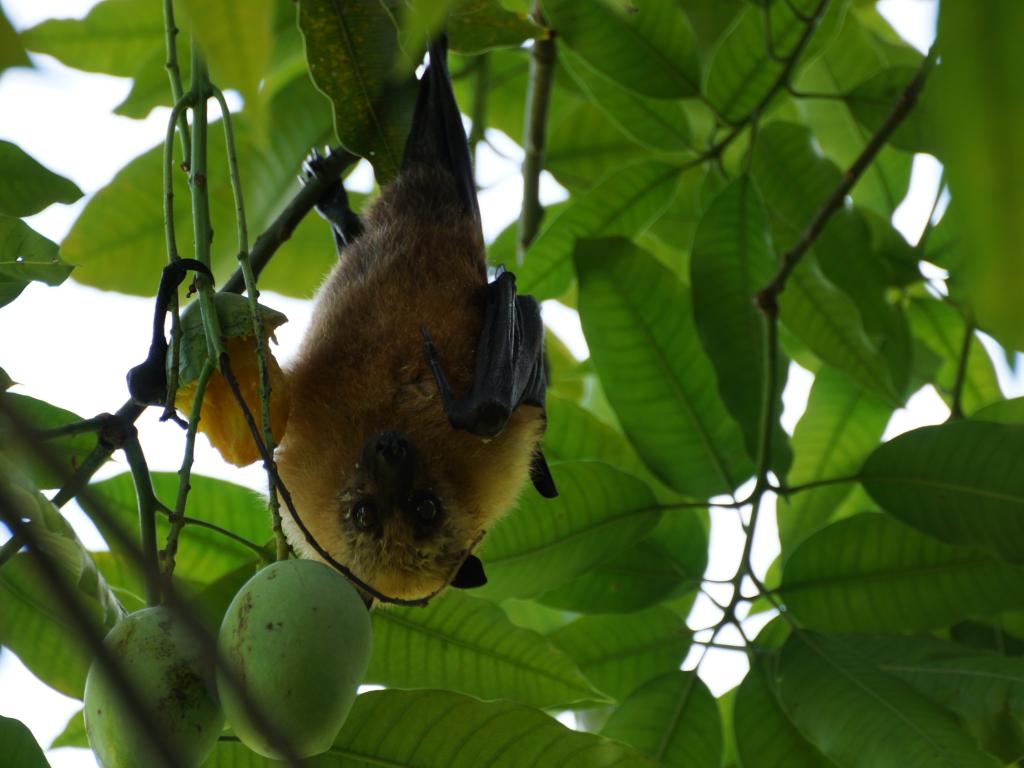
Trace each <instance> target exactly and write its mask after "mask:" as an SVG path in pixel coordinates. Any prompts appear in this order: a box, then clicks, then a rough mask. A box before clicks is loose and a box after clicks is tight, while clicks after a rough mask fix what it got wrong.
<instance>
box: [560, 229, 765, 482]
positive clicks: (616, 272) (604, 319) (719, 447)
mask: <svg viewBox="0 0 1024 768" xmlns="http://www.w3.org/2000/svg"><path fill="white" fill-rule="evenodd" d="M576 268H577V272H578V273H579V279H580V297H579V305H580V316H581V320H582V322H583V330H584V333H585V334H586V337H587V342H588V344H589V345H590V351H591V355H592V357H593V360H594V364H595V365H596V367H597V371H598V374H599V375H600V377H601V383H602V385H603V386H604V390H605V393H606V394H607V396H608V399H609V401H610V402H611V403H612V406H613V407H614V408H615V411H616V414H617V416H618V418H619V421H620V422H621V424H622V427H623V429H624V431H625V432H626V434H627V435H628V436H629V438H630V440H631V441H632V442H633V444H634V445H635V446H636V448H637V450H638V451H639V452H640V454H641V456H643V458H644V460H645V461H646V462H647V464H648V465H649V466H650V467H651V469H652V470H654V471H655V472H656V473H657V474H658V476H659V477H661V478H662V479H663V480H664V481H665V482H666V483H668V484H669V485H670V486H672V487H673V488H675V489H677V490H678V491H680V492H682V493H688V494H692V495H694V496H710V495H713V494H715V493H728V492H730V491H731V490H732V489H734V488H735V487H736V486H738V485H739V483H740V482H742V481H743V480H744V479H745V478H746V477H747V475H748V474H749V472H750V469H751V462H750V460H749V459H748V458H747V457H746V456H745V455H744V449H743V442H742V437H741V434H740V431H739V428H738V427H737V426H736V423H735V422H734V421H733V420H732V418H731V417H730V416H729V414H728V412H727V411H726V409H725V406H724V405H723V404H722V402H721V400H720V399H719V397H718V391H717V383H716V380H715V373H714V370H713V369H712V366H711V363H710V361H709V360H708V359H707V358H706V357H705V355H704V353H703V351H702V350H701V348H700V343H699V341H698V339H697V333H696V329H695V328H694V324H693V317H692V314H691V310H690V295H689V291H688V290H687V289H686V287H685V286H683V285H682V284H681V283H680V282H679V280H678V279H677V278H676V277H675V276H674V275H673V274H672V273H671V272H669V270H668V269H666V268H665V267H664V266H662V265H661V264H659V263H658V262H657V261H655V260H654V259H653V257H651V256H650V255H649V254H647V253H645V252H644V251H642V250H641V249H639V248H637V247H636V246H635V245H633V244H632V243H630V242H628V241H626V240H620V239H604V240H584V241H581V242H580V244H579V245H578V246H577V250H576Z"/></svg>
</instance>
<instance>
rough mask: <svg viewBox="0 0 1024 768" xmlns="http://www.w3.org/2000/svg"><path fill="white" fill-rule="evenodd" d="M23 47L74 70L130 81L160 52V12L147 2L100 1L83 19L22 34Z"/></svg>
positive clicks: (57, 21) (54, 23)
mask: <svg viewBox="0 0 1024 768" xmlns="http://www.w3.org/2000/svg"><path fill="white" fill-rule="evenodd" d="M22 41H23V42H24V43H25V47H26V48H28V49H29V50H30V51H38V52H39V53H48V54H50V55H51V56H54V57H56V58H57V59H58V60H60V61H61V62H63V63H64V64H67V65H68V66H69V67H74V68H75V69H84V70H86V71H87V72H104V73H106V74H108V75H118V76H120V77H132V76H133V75H134V74H135V70H136V68H137V67H138V65H139V62H140V61H144V60H145V59H146V58H147V57H148V56H149V55H150V54H151V53H152V52H153V51H154V50H162V49H163V46H164V17H163V10H162V8H161V6H160V5H159V4H156V3H151V2H149V0H104V2H101V3H98V4H96V5H95V6H94V7H93V9H92V10H91V11H90V12H89V15H88V16H86V17H85V18H84V19H48V20H47V21H44V22H42V23H41V24H39V25H37V26H35V27H32V29H28V30H25V31H24V32H23V33H22Z"/></svg>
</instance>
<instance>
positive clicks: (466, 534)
mask: <svg viewBox="0 0 1024 768" xmlns="http://www.w3.org/2000/svg"><path fill="white" fill-rule="evenodd" d="M365 225H366V228H365V232H364V233H363V234H362V235H361V236H360V237H359V238H358V239H357V240H356V241H355V242H354V243H353V244H352V245H351V246H350V247H348V248H346V249H345V250H344V252H343V253H342V255H341V258H340V260H339V262H338V264H337V265H336V266H335V268H334V270H333V271H332V272H331V274H330V275H329V276H328V278H327V280H326V281H325V283H324V285H323V286H322V288H321V290H320V292H319V294H318V297H317V305H316V309H315V311H314V314H313V321H312V325H311V327H310V329H309V331H308V333H307V335H306V338H305V340H304V342H303V345H302V348H301V350H300V353H299V356H298V359H297V361H296V362H295V363H294V365H293V366H292V367H291V370H290V371H288V376H289V379H290V385H291V393H292V406H291V416H290V418H289V421H288V430H287V433H286V435H285V438H284V441H283V443H282V444H281V446H280V448H279V451H278V464H279V467H280V473H281V478H282V479H283V480H284V482H285V485H286V486H287V487H288V488H289V490H290V491H291V494H292V499H293V501H294V504H295V506H296V508H297V510H298V513H299V515H300V516H301V518H302V520H303V522H304V523H305V525H306V527H307V528H308V529H309V530H310V532H311V533H312V534H313V536H314V537H315V538H316V540H317V542H318V543H319V544H320V546H322V547H323V548H324V549H326V550H327V551H328V552H329V553H330V554H331V555H332V556H333V557H334V558H335V559H336V560H338V561H340V562H341V563H343V564H345V565H346V566H347V567H349V568H350V569H351V570H352V571H353V573H354V574H355V575H356V576H358V577H359V578H360V579H362V580H363V581H365V582H366V583H367V584H369V585H370V586H372V587H374V588H375V589H377V590H378V591H380V592H381V593H383V594H385V595H388V596H390V597H396V598H403V599H414V598H419V597H424V596H426V595H428V594H430V593H432V592H434V591H435V590H437V589H439V588H440V587H442V586H443V585H444V583H445V582H446V580H447V579H449V578H450V577H451V576H452V573H453V570H454V569H455V567H456V566H457V565H458V563H459V562H460V561H461V560H462V559H463V557H464V556H465V554H466V552H467V549H468V548H469V547H470V546H471V545H472V544H473V543H474V542H475V541H476V540H477V539H478V537H479V536H480V535H482V533H483V532H484V531H485V530H486V529H487V528H488V527H489V526H490V525H491V524H492V523H493V522H494V521H495V520H496V519H497V518H498V517H499V516H500V515H501V514H503V513H504V512H505V511H506V510H507V509H508V507H509V506H511V504H512V503H513V502H514V501H515V498H516V495H517V494H518V492H519V489H520V488H521V486H522V485H523V482H524V481H525V479H526V477H527V474H528V470H529V464H530V458H531V455H532V453H533V450H534V448H535V446H536V443H537V440H538V439H539V437H540V433H541V431H542V430H543V416H542V414H541V412H540V409H539V408H535V407H530V406H521V407H519V408H517V409H516V411H515V412H514V413H513V415H512V418H511V419H510V421H509V423H508V425H507V427H506V428H505V430H504V432H502V434H501V435H499V436H498V437H496V438H494V439H493V440H490V441H485V440H483V439H481V438H479V437H477V436H475V435H472V434H470V433H468V432H464V431H457V430H455V429H453V428H452V426H451V424H450V423H449V421H448V418H447V416H446V415H445V414H444V411H443V410H442V407H441V400H440V396H439V394H438V389H437V385H436V383H435V381H434V379H433V376H432V375H431V373H430V370H429V368H428V366H427V364H426V362H425V361H424V358H423V353H422V339H421V336H420V327H421V326H425V327H426V328H427V329H428V330H429V332H430V334H431V336H432V338H433V340H434V343H435V345H436V346H437V349H438V351H439V354H440V358H441V363H442V365H443V366H444V370H445V373H446V375H447V377H448V380H449V382H450V383H451V385H452V388H453V389H454V391H455V393H456V395H457V396H458V397H464V396H465V395H466V394H467V392H468V390H469V387H470V383H471V380H472V371H473V362H474V357H475V353H476V346H477V343H478V340H479V336H480V328H481V324H482V319H483V310H484V294H485V286H486V282H487V278H486V272H485V265H484V246H483V242H482V241H481V239H480V235H479V231H478V229H477V227H476V225H475V224H474V223H473V222H472V221H471V220H470V219H469V218H468V217H467V216H466V215H465V214H464V212H463V211H462V209H461V208H460V206H459V204H458V201H457V198H456V196H455V191H454V188H453V186H452V184H451V182H450V177H448V176H447V175H443V174H434V173H431V172H430V171H428V170H426V169H424V168H422V167H413V168H412V169H410V170H406V171H403V173H402V175H401V176H400V177H399V178H398V179H397V180H396V181H395V182H394V183H392V184H391V185H390V186H389V187H388V188H387V189H386V190H385V191H384V192H383V193H382V195H381V198H380V200H378V201H377V203H376V204H375V205H374V206H373V207H372V209H371V210H370V212H369V214H368V215H367V216H366V218H365ZM382 430H401V431H403V432H405V433H406V434H407V435H408V437H409V438H410V439H411V441H412V443H413V445H414V446H415V448H416V451H417V454H418V456H419V469H418V472H417V478H418V481H417V488H418V489H424V490H429V491H431V492H432V493H433V494H434V495H436V496H437V497H438V498H439V499H440V500H441V502H442V505H443V508H444V519H443V522H442V524H441V527H440V529H439V530H438V531H437V532H435V533H434V534H433V535H431V536H429V537H426V538H421V539H419V540H416V539H415V538H414V535H413V531H412V529H411V526H410V525H409V523H408V522H407V521H406V520H405V519H404V518H403V516H402V515H401V514H400V513H398V511H397V510H383V512H384V529H383V535H382V536H380V537H374V536H372V535H370V534H367V533H363V532H359V531H356V530H355V529H354V527H353V526H352V525H351V520H349V519H348V518H347V515H348V514H349V513H350V512H351V509H352V505H354V504H355V502H356V501H358V500H359V499H360V498H363V497H364V496H365V495H367V494H372V492H373V488H372V481H371V480H370V479H369V478H368V477H367V476H366V475H365V473H362V472H361V471H360V469H359V467H358V464H359V460H360V454H361V451H362V449H363V445H364V443H365V442H366V440H367V439H368V438H369V437H371V436H372V435H374V434H376V433H378V432H380V431H382ZM282 511H283V513H284V517H285V519H284V527H285V531H286V533H287V535H288V538H289V540H290V542H291V543H292V545H293V546H294V547H295V548H296V550H297V551H299V552H300V553H302V554H303V555H304V556H306V557H312V558H316V557H317V556H316V554H315V552H314V551H313V550H312V548H311V547H310V546H309V545H308V543H307V542H306V540H305V537H304V536H303V535H302V533H301V531H299V530H298V528H297V526H296V525H295V523H294V521H293V520H292V519H291V517H290V515H288V514H287V510H282Z"/></svg>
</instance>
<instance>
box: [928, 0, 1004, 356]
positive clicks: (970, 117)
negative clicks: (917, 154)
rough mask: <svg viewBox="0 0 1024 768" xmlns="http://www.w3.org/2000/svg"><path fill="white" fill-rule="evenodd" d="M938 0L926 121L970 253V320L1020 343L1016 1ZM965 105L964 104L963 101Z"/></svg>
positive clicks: (999, 336)
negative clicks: (981, 6) (931, 111)
mask: <svg viewBox="0 0 1024 768" xmlns="http://www.w3.org/2000/svg"><path fill="white" fill-rule="evenodd" d="M973 11H974V9H973V8H971V7H970V4H967V5H965V4H962V3H945V4H944V5H943V7H942V8H941V12H940V14H939V42H938V45H939V50H940V52H941V56H942V66H940V67H939V68H938V69H936V71H935V72H934V73H933V77H934V78H935V82H934V83H932V87H933V88H934V89H935V102H936V106H937V108H936V114H935V115H934V121H935V125H934V128H935V130H936V131H937V133H938V135H939V137H940V141H941V142H942V150H943V152H942V162H943V164H944V166H945V169H946V173H947V174H948V178H949V187H950V192H951V194H952V196H953V200H954V201H955V203H954V204H953V206H952V207H951V208H950V211H949V213H950V215H952V216H954V217H955V218H956V220H957V222H958V224H959V228H960V231H961V233H962V235H963V244H964V249H965V252H966V253H969V254H970V258H969V259H967V260H965V263H964V268H965V272H964V273H963V275H962V276H963V277H964V278H965V281H966V285H967V288H966V291H967V295H968V296H969V297H970V299H971V304H972V306H973V309H974V313H975V317H976V318H977V320H978V324H979V326H980V327H981V328H982V329H984V330H986V331H988V332H989V333H991V334H993V335H994V336H995V337H996V338H997V339H999V340H1000V341H1002V342H1003V344H1004V345H1006V346H1007V347H1010V348H1012V349H1024V325H1022V324H1021V322H1020V295H1019V292H1018V291H1017V289H1016V287H1017V286H1019V285H1021V283H1022V282H1024V262H1022V261H1021V259H1020V253H1021V252H1022V251H1024V218H1022V217H1021V216H1020V211H1021V210H1022V208H1024V190H1022V188H1021V185H1020V179H1019V178H1018V175H1017V173H1016V169H1017V168H1020V167H1022V166H1024V142H1022V141H1021V140H1020V136H1022V135H1024V100H1022V99H1021V98H1020V94H1021V93H1022V92H1024V50H1022V49H1021V47H1020V46H1019V45H1017V44H1016V30H1018V29H1020V28H1021V25H1024V5H1021V4H1020V3H1017V2H1014V0H995V1H994V2H991V3H988V4H987V5H986V8H985V13H982V14H979V13H975V12H973ZM965 105H970V108H965Z"/></svg>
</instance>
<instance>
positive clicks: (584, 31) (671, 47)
mask: <svg viewBox="0 0 1024 768" xmlns="http://www.w3.org/2000/svg"><path fill="white" fill-rule="evenodd" d="M541 6H542V8H543V9H544V15H545V17H546V18H547V20H548V23H549V24H550V26H551V27H552V28H553V29H554V30H555V32H556V34H557V35H558V38H559V40H560V41H561V43H562V44H563V45H565V46H566V47H568V48H570V49H572V50H573V51H574V52H576V53H577V54H579V55H580V56H582V57H583V58H584V59H586V60H587V62H589V63H590V65H591V66H593V67H594V68H595V69H597V70H599V71H601V72H603V73H604V74H605V75H607V76H608V77H611V78H613V79H615V80H618V81H619V82H620V83H622V85H624V86H625V87H626V88H629V89H630V90H633V91H636V92H638V93H642V94H645V95H647V96H654V97H655V98H662V99H673V98H685V97H687V96H697V95H699V93H700V63H699V61H698V58H697V43H696V38H695V36H694V33H693V28H692V27H691V26H690V22H689V20H688V19H687V18H686V16H685V14H684V13H683V10H682V8H680V7H679V6H678V5H677V4H676V3H674V2H671V0H633V1H632V2H631V3H629V6H628V9H627V8H625V7H622V5H620V4H618V3H604V2H597V3H587V4H585V5H581V4H579V3H577V2H574V0H543V2H542V3H541Z"/></svg>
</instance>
